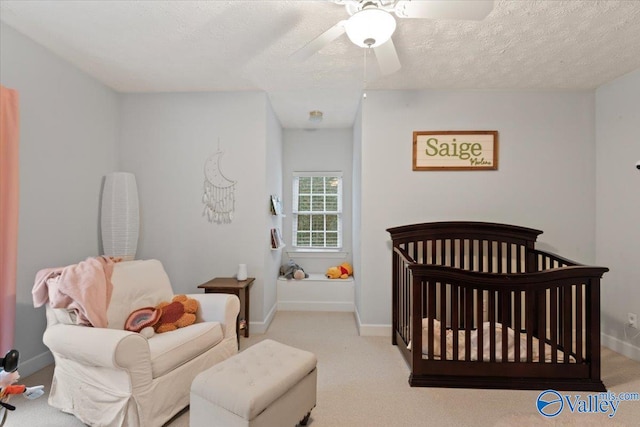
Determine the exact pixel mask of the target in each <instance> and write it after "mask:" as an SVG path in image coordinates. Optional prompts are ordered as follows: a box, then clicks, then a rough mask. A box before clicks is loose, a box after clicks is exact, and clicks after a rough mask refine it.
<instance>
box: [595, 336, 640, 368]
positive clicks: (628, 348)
mask: <svg viewBox="0 0 640 427" xmlns="http://www.w3.org/2000/svg"><path fill="white" fill-rule="evenodd" d="M600 340H601V341H600V342H601V344H602V345H603V346H605V347H607V348H610V349H611V350H613V351H615V352H616V353H620V354H622V355H623V356H626V357H628V358H629V359H633V360H637V361H638V362H640V348H638V347H636V346H634V345H632V344H629V343H628V342H624V341H622V340H620V339H618V338H616V337H612V336H611V335H606V334H604V333H603V334H600Z"/></svg>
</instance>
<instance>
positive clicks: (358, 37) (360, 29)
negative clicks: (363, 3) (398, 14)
mask: <svg viewBox="0 0 640 427" xmlns="http://www.w3.org/2000/svg"><path fill="white" fill-rule="evenodd" d="M345 30H346V32H347V36H349V40H351V41H352V42H353V44H355V45H358V46H360V47H377V46H380V45H381V44H384V43H386V42H387V41H388V40H389V39H390V38H391V36H392V35H393V32H394V31H395V30H396V20H395V19H394V18H393V16H391V14H390V13H389V12H387V11H385V10H382V9H378V8H375V7H372V8H367V9H363V10H361V11H359V12H356V13H354V14H353V15H352V16H351V18H349V20H348V21H347V23H346V24H345Z"/></svg>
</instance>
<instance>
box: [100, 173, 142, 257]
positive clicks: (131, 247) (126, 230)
mask: <svg viewBox="0 0 640 427" xmlns="http://www.w3.org/2000/svg"><path fill="white" fill-rule="evenodd" d="M100 228H101V231H102V247H103V249H104V254H105V255H107V256H113V257H122V258H123V260H124V261H131V260H133V259H134V258H135V255H136V249H137V248H138V231H139V228H140V213H139V209H138V188H137V186H136V177H135V176H134V175H133V174H132V173H128V172H113V173H110V174H109V175H107V176H106V177H105V181H104V189H103V190H102V210H101V221H100Z"/></svg>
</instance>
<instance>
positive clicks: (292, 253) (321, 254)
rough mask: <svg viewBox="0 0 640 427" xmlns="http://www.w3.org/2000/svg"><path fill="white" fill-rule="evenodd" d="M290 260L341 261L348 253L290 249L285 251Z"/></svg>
mask: <svg viewBox="0 0 640 427" xmlns="http://www.w3.org/2000/svg"><path fill="white" fill-rule="evenodd" d="M287 255H289V257H290V258H337V259H343V258H346V257H347V255H349V252H344V251H340V250H331V249H292V250H289V251H287Z"/></svg>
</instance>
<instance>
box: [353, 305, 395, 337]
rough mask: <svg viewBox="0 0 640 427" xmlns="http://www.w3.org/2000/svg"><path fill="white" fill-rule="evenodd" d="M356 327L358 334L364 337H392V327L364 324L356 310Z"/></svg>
mask: <svg viewBox="0 0 640 427" xmlns="http://www.w3.org/2000/svg"><path fill="white" fill-rule="evenodd" d="M355 316H356V325H357V326H358V334H359V335H360V336H362V337H391V325H376V324H363V323H362V322H361V320H360V313H358V310H357V309H356V310H355Z"/></svg>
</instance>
